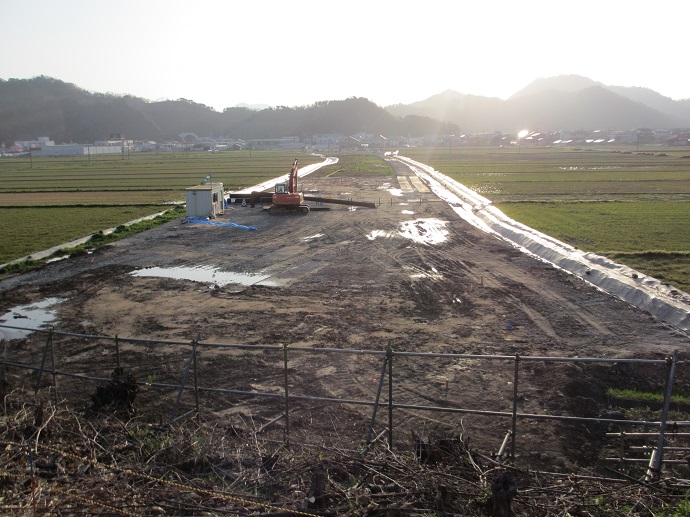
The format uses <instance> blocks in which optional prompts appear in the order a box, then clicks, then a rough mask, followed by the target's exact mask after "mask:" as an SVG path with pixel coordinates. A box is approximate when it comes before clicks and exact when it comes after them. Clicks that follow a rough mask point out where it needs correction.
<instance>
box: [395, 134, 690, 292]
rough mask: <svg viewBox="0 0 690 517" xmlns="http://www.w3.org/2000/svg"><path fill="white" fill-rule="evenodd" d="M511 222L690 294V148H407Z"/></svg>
mask: <svg viewBox="0 0 690 517" xmlns="http://www.w3.org/2000/svg"><path fill="white" fill-rule="evenodd" d="M401 154H404V155H405V156H409V157H410V158H413V159H416V160H418V161H420V162H423V163H426V164H428V165H431V166H432V167H434V168H435V169H436V170H438V171H440V172H442V173H444V174H446V175H448V176H450V177H452V178H453V179H455V180H457V181H459V182H460V183H462V184H464V185H466V186H468V187H470V188H472V189H473V190H475V191H476V192H478V193H480V194H481V195H483V196H484V197H486V198H488V199H490V200H491V201H492V202H493V203H494V204H495V205H496V206H497V207H498V208H499V209H500V210H502V211H503V212H504V213H505V214H506V215H508V216H509V217H511V218H513V219H515V220H517V221H520V222H521V223H524V224H526V225H528V226H531V227H532V228H535V229H537V230H539V231H541V232H543V233H546V234H548V235H551V236H553V237H555V238H557V239H559V240H561V241H563V242H566V243H568V244H571V245H573V246H576V247H577V248H579V249H582V250H584V251H592V252H595V253H599V254H602V255H606V256H608V257H610V258H612V259H613V260H616V261H618V262H622V263H624V264H626V265H629V266H630V267H633V268H635V269H639V270H640V271H642V272H645V273H646V274H648V275H652V276H654V277H656V278H658V279H659V280H662V281H664V282H667V283H669V284H671V285H674V286H675V287H677V288H679V289H681V290H683V291H686V292H689V291H690V156H689V155H690V149H680V150H679V149H677V148H674V149H663V150H661V149H656V148H655V149H654V152H651V151H649V150H644V151H641V152H636V151H627V152H626V151H621V150H618V149H610V150H597V151H590V150H574V149H550V148H549V149H531V148H528V149H525V148H522V149H521V150H520V152H519V153H518V152H516V150H515V149H500V150H497V149H462V148H461V149H452V150H450V149H426V148H412V149H405V150H404V151H401Z"/></svg>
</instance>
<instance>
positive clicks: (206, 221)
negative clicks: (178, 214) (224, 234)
mask: <svg viewBox="0 0 690 517" xmlns="http://www.w3.org/2000/svg"><path fill="white" fill-rule="evenodd" d="M182 222H183V223H197V224H210V225H212V226H231V227H232V228H239V229H240V230H249V231H251V230H256V228H254V227H253V226H244V225H241V224H236V223H231V222H223V221H213V220H211V219H205V218H203V217H185V218H184V219H182Z"/></svg>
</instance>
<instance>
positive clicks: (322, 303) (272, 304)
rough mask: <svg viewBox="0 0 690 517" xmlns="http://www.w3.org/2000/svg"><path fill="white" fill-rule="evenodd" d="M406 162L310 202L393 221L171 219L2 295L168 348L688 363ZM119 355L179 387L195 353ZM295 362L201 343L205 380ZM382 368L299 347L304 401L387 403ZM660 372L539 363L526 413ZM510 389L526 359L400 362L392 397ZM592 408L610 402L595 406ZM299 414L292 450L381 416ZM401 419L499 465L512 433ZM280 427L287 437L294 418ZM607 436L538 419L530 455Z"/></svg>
mask: <svg viewBox="0 0 690 517" xmlns="http://www.w3.org/2000/svg"><path fill="white" fill-rule="evenodd" d="M394 167H395V168H396V177H395V179H394V180H393V181H391V183H390V185H385V182H386V181H390V180H386V179H376V178H350V177H343V178H340V177H330V178H326V177H318V174H313V175H312V176H308V177H307V178H305V179H304V180H303V183H302V186H303V188H304V189H305V191H309V193H312V192H313V193H318V194H316V195H319V196H323V197H333V198H339V199H343V198H353V199H356V200H365V201H374V200H379V199H380V200H381V206H379V208H377V209H366V208H357V209H354V210H353V209H351V208H349V207H347V206H340V205H330V210H324V211H320V210H313V211H312V212H310V213H309V214H308V215H306V216H276V217H272V216H269V215H268V214H267V213H265V212H264V211H263V210H262V209H260V208H254V209H251V208H248V207H247V208H244V207H237V208H235V209H232V210H228V211H226V213H225V215H224V216H223V217H222V218H221V219H220V220H227V221H231V222H233V223H237V224H240V225H247V226H252V227H255V228H256V231H245V230H242V229H237V228H230V227H216V226H209V225H198V224H183V223H182V222H181V221H179V220H178V221H174V222H171V223H168V224H166V225H164V226H162V227H159V228H156V229H153V230H150V231H147V232H144V233H142V234H139V235H136V236H134V237H131V238H128V239H125V240H122V241H118V242H116V243H114V244H112V245H108V246H106V247H104V248H101V249H98V250H97V251H95V252H94V253H93V254H90V255H86V256H80V257H71V258H69V259H67V260H64V261H59V262H55V263H52V264H49V265H47V266H46V267H44V268H42V269H40V270H37V271H33V272H30V273H27V274H24V275H21V276H17V277H13V278H9V279H6V280H4V281H2V282H0V296H1V297H2V298H1V300H0V308H1V309H3V310H4V311H6V310H9V309H11V308H12V307H16V306H18V305H25V304H28V303H32V302H37V301H40V300H42V299H45V298H47V297H59V298H63V299H66V301H64V302H63V303H62V304H60V306H59V318H58V322H57V323H56V325H55V326H56V329H57V330H60V331H67V332H75V333H82V334H97V335H109V336H114V335H118V336H120V337H128V338H141V339H160V340H166V341H170V340H173V341H174V340H179V341H186V342H189V341H191V340H192V339H194V338H195V337H196V335H197V333H198V334H199V335H200V339H201V341H204V342H210V343H243V344H254V345H282V344H288V345H290V346H292V347H325V348H340V349H366V350H378V351H383V350H385V349H386V346H387V345H388V344H389V343H390V344H391V345H392V347H393V349H394V350H395V351H407V352H429V353H465V354H497V355H515V354H520V355H522V356H566V357H606V358H631V357H634V358H647V359H663V358H665V357H667V356H668V355H669V354H671V353H672V352H673V351H674V350H680V351H681V357H682V358H685V351H686V346H687V344H688V339H687V337H686V336H684V335H683V334H681V333H680V332H677V331H676V330H675V329H673V328H672V327H670V326H668V325H666V324H664V323H663V322H660V321H658V320H655V319H654V318H652V317H651V316H649V315H648V314H647V313H645V312H643V311H640V310H638V309H635V308H633V307H631V306H630V305H628V304H627V303H625V302H622V301H620V300H618V299H616V298H614V297H612V296H609V295H607V294H605V293H603V292H601V291H599V290H597V289H595V288H593V287H592V286H590V285H588V284H586V283H585V282H583V281H582V280H581V279H579V278H576V277H574V276H571V275H568V274H567V273H565V272H563V271H561V270H558V269H556V268H554V267H552V266H550V265H548V264H546V263H544V262H541V261H539V260H536V259H534V258H533V257H530V256H527V255H525V254H522V253H521V252H519V251H518V250H517V249H515V248H513V247H511V246H510V245H508V244H506V243H504V242H502V241H500V240H498V239H496V238H495V237H491V236H488V235H486V234H484V233H482V232H481V231H479V230H477V229H475V228H474V227H472V226H470V225H469V224H467V223H466V222H464V221H462V220H461V219H459V218H458V216H457V215H456V214H455V213H454V212H453V211H452V210H451V209H450V208H449V207H448V205H447V204H446V203H444V202H443V201H441V200H440V199H438V198H437V197H436V196H435V195H434V194H432V193H431V192H429V191H428V190H427V189H426V188H425V186H424V184H423V183H421V182H420V181H419V180H418V179H417V178H416V176H414V175H413V174H412V172H411V171H410V170H409V169H407V167H406V166H404V165H403V164H401V163H398V162H396V164H394ZM386 186H390V187H394V188H400V189H401V190H402V195H401V196H391V194H390V193H389V191H388V190H386V189H385V187H386ZM428 220H431V221H441V223H440V224H438V222H437V223H436V228H437V229H440V231H442V232H447V233H445V240H443V241H442V242H438V243H435V244H428V243H424V242H421V241H418V240H414V239H410V238H409V235H407V234H406V233H405V231H403V230H404V229H405V228H407V229H408V230H409V229H410V228H417V229H418V230H419V231H421V232H424V231H428V228H429V227H428V226H427V224H426V223H427V222H428ZM411 221H419V222H417V223H410V222H411ZM404 222H407V223H406V224H407V225H408V226H407V227H405V226H402V224H403V223H404ZM151 267H159V268H172V267H189V268H192V267H207V268H215V269H218V270H219V272H223V271H224V272H237V273H244V274H261V275H267V276H268V277H269V279H270V282H269V283H274V284H276V285H259V284H255V285H238V284H232V283H230V284H225V285H218V286H213V285H209V284H205V283H199V282H194V281H189V280H180V279H171V278H160V277H153V276H143V275H142V276H136V275H133V274H132V273H133V272H135V271H137V270H142V269H144V268H151ZM17 325H19V326H20V325H21V321H19V320H18V321H17ZM32 346H33V348H32V349H31V350H29V348H31V347H30V346H29V347H27V346H26V345H25V346H23V348H22V349H23V350H24V352H25V353H26V354H27V355H31V356H32V357H33V360H34V361H36V358H37V357H39V356H40V351H41V350H42V348H41V343H39V342H34V343H33V345H32ZM66 346H67V345H66ZM69 346H74V347H75V348H71V349H70V348H58V350H57V354H58V362H60V361H63V362H66V363H70V364H71V365H72V366H73V367H74V371H75V372H77V371H79V372H85V371H88V372H90V373H93V374H97V375H100V376H103V377H107V376H108V375H109V372H110V371H111V370H112V368H113V358H112V350H110V351H106V350H105V347H93V346H91V347H86V348H77V347H76V345H69ZM121 354H122V362H123V366H124V367H125V368H126V369H131V370H133V371H135V372H137V376H138V378H139V379H141V378H143V379H145V378H146V376H147V375H151V376H155V378H156V380H157V381H160V382H170V383H172V384H179V382H180V377H181V375H182V371H183V369H184V363H185V360H186V357H187V354H188V349H187V350H185V351H182V350H180V349H178V348H175V347H173V346H167V347H162V346H161V347H145V348H144V347H140V346H136V345H124V346H123V347H122V351H121ZM282 360H283V357H282V353H274V352H271V351H263V352H255V353H250V352H247V353H244V352H239V351H236V350H233V351H227V350H203V351H200V355H199V364H198V373H199V378H200V385H201V386H207V387H208V386H210V387H218V388H227V389H238V390H256V391H268V392H275V393H280V390H281V389H282V388H281V386H282V382H283V378H282ZM39 361H40V357H39ZM381 365H382V358H381V357H379V356H376V357H374V356H364V355H347V356H346V355H344V354H343V355H340V354H339V355H325V354H319V355H317V354H304V353H302V354H293V355H291V357H290V364H289V367H290V390H291V395H292V394H295V395H305V396H322V397H338V398H346V399H353V400H369V401H371V400H373V399H374V397H375V395H376V389H377V382H378V377H379V375H380V370H381ZM685 370H687V369H680V371H679V372H677V375H678V377H677V381H676V387H677V388H678V389H680V390H688V389H690V375H689V374H688V372H686V371H685ZM15 375H18V374H15ZM663 379H664V369H663V368H660V369H658V371H657V370H655V371H649V372H648V371H643V370H641V369H632V368H630V367H628V366H626V365H621V364H611V365H595V364H579V365H574V364H558V365H557V364H553V363H545V362H539V363H529V364H526V365H525V366H524V371H523V372H522V376H521V382H520V408H519V409H520V411H521V412H524V413H549V414H558V415H575V416H598V415H599V414H601V412H599V413H598V414H591V412H592V411H599V410H601V411H604V412H605V410H606V403H605V401H603V400H602V398H601V393H602V390H603V389H604V388H605V387H606V386H616V387H623V388H626V387H643V388H645V389H648V388H658V387H659V385H658V384H655V383H662V384H663ZM10 380H12V378H10ZM512 380H513V367H512V364H501V365H498V364H496V363H493V362H490V361H479V360H449V359H445V358H438V359H429V358H411V357H405V358H400V359H396V364H395V393H396V395H395V397H396V399H395V402H396V403H401V404H403V403H404V404H417V405H431V406H446V407H464V408H472V409H486V410H493V411H510V409H511V407H512V396H513V387H512ZM15 382H20V381H18V380H15ZM92 391H93V387H92V386H89V387H87V388H86V389H85V388H84V385H83V384H79V383H77V382H76V381H75V382H71V381H69V380H61V386H60V394H61V396H63V397H66V398H67V399H68V400H72V401H74V403H75V405H79V403H83V404H88V402H89V394H90V393H91V392H92ZM175 395H176V393H175V391H174V390H171V392H170V393H169V394H168V395H163V394H160V393H159V392H155V393H154V392H147V391H146V390H142V392H141V394H140V397H139V398H138V399H137V402H136V405H137V407H138V410H139V411H141V412H144V413H147V414H149V415H150V418H151V420H152V421H157V420H158V419H159V418H160V419H162V418H163V417H165V418H168V417H169V414H170V408H171V406H172V404H173V402H174V398H175ZM583 399H585V402H584V405H585V406H586V408H585V409H583ZM590 400H591V401H594V402H593V403H594V405H595V406H597V405H598V406H599V409H596V408H595V410H592V409H591V404H590V405H587V404H589V403H588V402H586V401H590ZM201 406H202V412H205V413H207V414H208V415H209V417H213V418H216V419H218V421H219V422H221V423H222V424H223V425H228V426H230V425H234V424H235V422H236V421H239V420H246V419H247V418H255V419H257V421H259V422H265V421H268V420H269V419H270V418H272V417H275V416H276V415H278V414H279V413H280V411H281V407H282V401H281V400H280V399H277V398H276V399H270V398H264V399H261V398H258V399H257V398H246V397H245V398H242V397H229V396H221V395H218V394H206V395H203V396H202V401H201ZM298 406H299V404H298ZM294 412H295V416H294V417H293V419H292V423H293V426H292V429H291V432H292V441H293V443H299V441H300V440H303V441H306V442H308V443H324V444H330V445H338V444H342V445H343V446H344V447H352V446H357V445H358V444H359V443H361V441H362V440H363V439H365V437H366V432H367V425H368V423H369V419H370V418H371V408H370V407H367V406H356V405H336V404H323V403H319V404H317V403H308V402H304V403H303V404H302V405H301V406H300V407H297V406H295V408H294ZM383 420H384V419H383V418H381V419H380V422H379V423H378V424H377V431H378V430H381V429H383V427H384V425H385V422H383ZM395 425H396V433H397V434H396V437H397V438H396V441H397V444H398V446H399V447H406V446H408V445H409V446H410V447H411V445H410V444H411V439H410V431H411V430H415V431H417V432H421V433H430V432H432V431H442V430H446V431H460V430H461V429H463V430H464V432H465V433H466V435H468V436H470V437H471V438H472V443H473V445H474V446H476V447H477V448H479V449H480V450H483V451H485V452H486V453H487V454H489V453H490V452H491V451H494V452H495V451H496V450H497V449H498V447H499V445H500V443H501V441H502V439H503V436H504V435H505V433H506V431H507V430H508V429H509V428H510V421H509V420H505V419H504V420H500V419H495V418H494V419H490V418H488V417H483V416H475V415H458V414H446V413H428V412H427V413H425V412H421V411H414V410H400V411H398V412H397V414H396V422H395ZM274 429H275V430H274V432H276V433H279V432H280V423H278V424H276V426H275V428H274ZM602 429H604V427H602ZM603 432H604V431H602V430H601V429H600V430H599V431H597V432H593V431H592V430H588V429H586V428H585V426H584V425H581V424H561V423H544V422H541V423H535V422H524V423H521V424H520V425H519V426H518V432H517V435H518V436H517V459H516V461H517V463H518V464H523V465H529V466H530V467H533V468H544V469H547V470H569V469H572V468H577V467H586V466H593V465H594V464H596V462H597V455H598V448H597V443H598V442H603ZM277 436H279V435H277ZM591 445H593V447H590V446H591Z"/></svg>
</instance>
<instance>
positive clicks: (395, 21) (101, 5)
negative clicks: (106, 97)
mask: <svg viewBox="0 0 690 517" xmlns="http://www.w3.org/2000/svg"><path fill="white" fill-rule="evenodd" d="M688 20H690V2H689V1H688V0H658V1H656V2H653V3H649V2H644V3H640V2H634V1H630V0H621V1H619V0H578V1H574V2H570V1H565V0H549V1H542V0H527V1H519V0H512V1H504V0H471V1H458V0H440V1H437V0H417V1H414V2H413V1H408V0H396V1H388V0H368V1H361V0H345V1H340V2H336V1H327V0H314V1H312V0H291V1H290V0H281V1H274V0H244V1H236V0H225V1H221V0H217V1H204V0H200V1H198V2H189V1H184V2H183V1H178V0H165V1H159V0H136V1H134V0H118V1H117V2H106V1H102V0H88V1H86V0H62V1H56V0H32V1H31V2H22V1H17V0H0V48H2V49H3V52H2V56H0V78H1V79H10V78H21V79H24V78H31V77H35V76H38V75H46V76H50V77H54V78H56V79H60V80H62V81H66V82H69V83H74V84H75V85H77V86H79V87H80V88H83V89H85V90H89V91H93V92H99V93H114V94H131V95H134V96H137V97H143V98H145V99H150V100H165V99H178V98H186V99H191V100H193V101H195V102H199V103H202V104H206V105H208V106H211V107H213V108H215V109H217V110H219V111H221V110H222V109H223V108H226V107H229V106H234V105H236V104H239V103H243V102H244V103H248V104H269V105H273V106H304V105H309V104H312V103H314V102H316V101H323V100H341V99H346V98H348V97H366V98H368V99H370V100H371V101H373V102H375V103H376V104H378V105H380V106H387V105H390V104H396V103H410V102H414V101H418V100H423V99H426V98H427V97H430V96H431V95H434V94H437V93H440V92H442V91H444V90H447V89H451V90H455V91H458V92H460V93H468V94H475V95H484V96H491V97H500V98H502V99H506V98H508V97H510V96H511V95H512V94H513V93H515V92H517V91H518V90H520V89H522V88H523V87H525V86H526V85H528V84H529V83H530V82H532V81H533V80H534V79H537V78H539V77H551V76H556V75H563V74H577V75H582V76H585V77H589V78H590V79H594V80H595V81H599V82H602V83H604V84H607V85H617V86H643V87H647V88H651V89H653V90H656V91H657V92H659V93H661V94H662V95H666V96H668V97H671V98H673V99H686V98H690V79H688V78H690V72H689V71H688V66H687V50H688V46H687V37H686V34H687V24H688Z"/></svg>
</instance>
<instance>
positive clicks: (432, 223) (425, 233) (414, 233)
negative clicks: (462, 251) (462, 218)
mask: <svg viewBox="0 0 690 517" xmlns="http://www.w3.org/2000/svg"><path fill="white" fill-rule="evenodd" d="M447 223H448V221H441V220H440V219H417V220H415V221H404V222H403V223H401V226H402V229H401V230H400V235H402V236H403V237H405V238H406V239H410V240H413V241H415V242H419V243H421V244H440V243H441V242H444V241H445V240H446V239H447V238H448V230H446V229H445V226H446V224H447Z"/></svg>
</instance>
